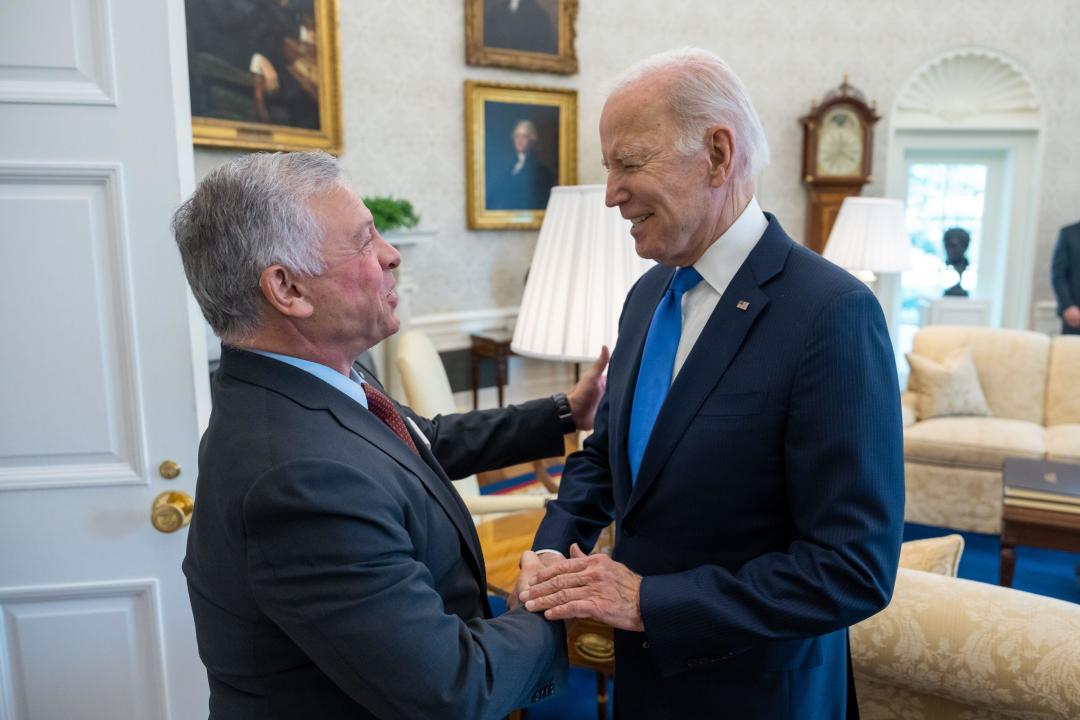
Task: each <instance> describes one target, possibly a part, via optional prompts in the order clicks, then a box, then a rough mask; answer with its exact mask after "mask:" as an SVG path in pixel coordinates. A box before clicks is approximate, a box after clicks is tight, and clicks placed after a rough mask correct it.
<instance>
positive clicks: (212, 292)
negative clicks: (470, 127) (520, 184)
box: [173, 153, 606, 720]
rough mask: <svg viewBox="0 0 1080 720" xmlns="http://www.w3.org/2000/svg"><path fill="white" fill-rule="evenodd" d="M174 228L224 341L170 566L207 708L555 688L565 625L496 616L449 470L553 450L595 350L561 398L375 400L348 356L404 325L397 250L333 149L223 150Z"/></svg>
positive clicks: (470, 708) (480, 706) (558, 448)
mask: <svg viewBox="0 0 1080 720" xmlns="http://www.w3.org/2000/svg"><path fill="white" fill-rule="evenodd" d="M173 227H174V232H175V235H176V240H177V244H178V245H179V248H180V253H181V257H182V259H183V262H184V269H185V272H186V274H187V277H188V281H189V283H190V284H191V287H192V290H193V291H194V294H195V297H196V298H197V299H198V302H199V305H200V307H201V308H202V310H203V314H204V315H205V317H206V318H207V320H208V321H209V323H210V325H211V327H212V328H213V329H214V331H215V332H216V333H217V334H218V335H219V336H220V337H221V339H222V341H223V343H224V347H223V349H222V357H221V366H220V369H219V370H218V372H217V373H216V375H215V377H214V381H213V397H214V405H213V412H212V415H211V418H210V423H209V427H208V429H207V431H206V433H205V435H204V436H203V439H202V443H201V446H200V451H199V478H198V485H197V495H196V498H197V501H196V504H195V513H194V518H193V520H192V523H191V530H190V534H189V537H188V548H187V556H186V558H185V560H184V566H183V567H184V573H185V574H186V576H187V579H188V589H189V594H190V598H191V605H192V610H193V613H194V616H195V629H196V632H197V635H198V644H199V652H200V656H201V657H202V659H203V662H204V663H205V664H206V667H207V672H208V675H209V681H210V716H211V718H229V719H230V720H231V719H234V718H251V719H252V720H254V719H256V718H259V719H262V718H270V717H273V718H312V717H317V718H320V719H326V718H384V719H387V718H408V719H410V720H412V719H414V718H468V719H469V720H473V719H474V718H499V717H503V716H505V715H506V714H507V713H508V712H509V711H510V710H511V709H513V708H515V707H519V706H523V705H528V704H530V703H533V702H536V701H538V700H541V699H544V698H546V697H548V696H550V695H552V694H554V693H555V692H557V691H558V690H559V689H560V688H561V686H562V685H563V684H564V681H565V676H566V647H565V643H566V640H565V631H564V628H563V623H561V622H549V621H547V620H545V619H544V618H543V616H542V615H538V614H531V613H528V612H526V611H524V610H523V609H516V610H511V611H509V612H507V613H505V614H503V615H502V616H500V617H497V618H492V616H491V609H490V607H489V606H488V603H487V596H486V594H485V580H484V561H483V557H482V556H481V552H480V547H479V541H478V539H477V536H476V531H475V528H474V526H473V523H472V520H471V518H470V516H469V513H468V511H467V510H466V508H465V505H464V504H463V502H462V500H461V498H460V497H459V496H458V495H457V494H456V492H455V490H454V489H453V487H452V486H451V484H450V480H449V477H461V476H465V475H467V474H469V473H473V472H478V471H481V470H485V469H491V468H496V467H501V466H504V465H507V464H510V463H516V462H521V461H523V460H525V459H528V458H537V457H545V456H551V455H557V454H560V453H561V452H562V448H563V433H564V432H566V431H568V430H572V429H573V427H574V426H575V424H576V425H580V426H583V427H590V426H591V424H592V416H593V414H595V409H596V404H597V403H598V402H599V397H600V395H601V393H602V386H603V380H602V379H601V377H600V374H601V372H602V370H603V365H604V363H605V362H606V357H602V358H601V359H600V360H598V361H597V363H596V364H595V365H594V366H593V367H592V368H591V369H590V370H589V372H588V373H586V376H585V377H583V379H582V381H581V382H580V383H579V384H578V385H576V386H575V387H574V389H573V390H572V391H571V393H570V397H569V398H568V399H567V398H566V397H565V396H561V395H557V396H555V397H553V398H551V399H546V400H535V401H531V402H527V403H524V404H521V405H517V406H513V407H510V408H507V409H504V410H492V411H479V412H472V413H465V414H462V415H449V416H442V417H436V418H434V419H431V420H428V419H425V418H422V417H419V416H417V415H416V414H414V413H412V412H411V411H410V410H409V409H408V408H406V407H402V406H400V405H397V404H396V403H394V402H393V401H392V400H390V399H388V398H387V397H386V395H385V394H384V393H383V392H382V389H381V387H380V386H379V384H378V382H377V381H376V379H375V378H374V377H373V375H371V374H370V372H369V371H367V370H366V369H363V368H356V367H354V366H353V362H354V360H355V359H356V357H357V356H358V355H359V354H360V353H361V352H363V351H364V350H366V349H368V348H369V347H371V346H372V345H374V344H375V343H377V342H378V341H380V340H382V339H384V338H386V337H388V336H389V335H391V334H393V333H394V332H396V331H397V329H398V320H397V318H396V316H395V314H394V313H395V307H396V306H397V302H398V301H397V296H396V295H395V293H394V277H393V273H392V270H393V269H394V268H395V267H397V265H398V264H399V262H400V256H399V255H398V253H397V251H396V250H395V249H394V248H393V247H391V246H390V245H389V244H387V242H386V241H385V240H384V239H383V238H382V236H380V234H379V233H378V231H376V230H375V228H374V225H373V223H372V217H371V213H370V212H369V211H368V210H367V208H365V207H364V205H363V203H362V202H361V201H360V199H359V198H358V197H357V196H356V194H355V193H354V192H353V191H352V190H351V189H350V188H348V187H347V186H346V185H345V184H344V183H343V182H342V180H341V178H340V176H339V170H338V166H337V164H336V161H335V160H334V159H333V158H332V157H331V156H330V155H327V154H325V153H293V154H275V155H268V154H256V155H249V156H245V157H242V158H239V159H237V160H234V161H232V162H230V163H228V164H227V165H225V166H223V167H221V168H218V169H217V170H215V171H214V172H212V173H211V174H210V175H208V176H207V177H206V178H205V179H204V180H203V181H202V182H201V183H200V184H199V187H198V189H197V190H196V191H195V193H194V195H193V196H192V198H191V199H190V200H188V201H187V202H186V203H184V204H183V205H182V206H181V208H180V209H179V210H178V211H177V213H176V216H175V218H174V221H173ZM534 563H538V560H537V559H536V558H535V556H533V555H532V554H531V553H526V555H525V556H524V557H523V558H522V565H523V567H524V568H526V569H528V568H529V567H530V566H531V565H532V564H534Z"/></svg>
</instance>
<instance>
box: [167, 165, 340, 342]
mask: <svg viewBox="0 0 1080 720" xmlns="http://www.w3.org/2000/svg"><path fill="white" fill-rule="evenodd" d="M340 176H341V171H340V169H339V168H338V164H337V160H335V159H334V158H333V156H331V155H328V154H327V153H324V152H298V153H253V154H250V155H244V156H241V157H239V158H237V159H235V160H233V161H231V162H229V163H227V164H225V165H222V166H221V167H219V168H217V169H215V170H214V171H213V172H211V173H210V174H209V175H207V176H206V177H205V178H203V180H202V182H200V183H199V186H198V187H197V188H196V189H195V192H194V194H193V195H192V196H191V197H190V198H189V199H188V200H187V201H186V202H185V203H184V204H183V205H181V206H180V207H179V209H177V211H176V213H175V214H174V215H173V221H172V229H173V235H174V236H175V238H176V244H177V246H178V247H179V249H180V258H181V260H183V263H184V273H185V274H186V275H187V279H188V284H189V285H191V290H192V292H193V293H194V295H195V299H196V300H197V301H198V303H199V307H200V308H201V309H202V313H203V316H204V317H205V318H206V321H207V322H208V323H210V327H211V328H213V330H214V332H215V333H216V334H217V335H218V337H220V338H221V339H222V340H225V341H229V342H237V341H239V340H242V339H244V338H247V337H250V336H251V335H252V334H254V333H255V332H256V331H258V329H259V325H260V323H261V317H262V314H261V310H262V293H261V290H260V289H259V278H260V276H261V275H262V272H263V270H265V269H266V268H267V267H269V266H271V265H278V264H280V265H283V266H284V267H286V268H288V269H289V270H292V271H293V272H296V273H299V274H301V275H308V276H316V275H319V274H321V273H322V272H323V270H324V269H325V267H324V265H323V262H322V255H321V252H320V251H321V249H322V239H323V232H322V228H321V227H320V226H319V223H318V221H317V220H316V218H315V214H314V212H312V209H311V206H310V205H309V200H310V199H311V198H312V197H315V196H318V195H323V194H325V193H327V192H330V191H331V190H332V189H333V188H334V186H335V185H337V183H339V182H340Z"/></svg>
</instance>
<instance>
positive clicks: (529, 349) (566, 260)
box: [510, 185, 653, 362]
mask: <svg viewBox="0 0 1080 720" xmlns="http://www.w3.org/2000/svg"><path fill="white" fill-rule="evenodd" d="M604 194H605V186H603V185H567V186H559V187H555V188H552V190H551V197H550V198H549V200H548V205H547V210H546V211H545V212H544V222H543V225H541V227H540V236H539V238H538V239H537V242H536V251H535V253H534V254H533V260H532V266H531V267H530V268H529V278H528V281H527V282H526V283H525V295H524V297H523V298H522V300H521V309H520V310H519V312H518V319H517V324H516V325H515V327H514V338H513V340H512V341H511V344H510V347H511V349H512V350H513V351H514V352H515V353H517V354H518V355H524V356H526V357H533V358H541V359H546V360H561V361H564V362H592V361H593V360H595V359H596V356H597V355H599V354H600V347H601V346H602V345H607V346H608V347H609V348H614V345H615V340H616V336H617V334H618V322H619V313H620V312H621V310H622V305H623V301H624V300H625V299H626V293H627V291H629V290H630V286H631V285H633V284H634V282H635V281H637V279H638V278H639V277H641V275H642V273H644V272H645V271H646V270H648V269H649V268H650V267H652V265H653V262H652V261H651V260H645V259H643V258H641V257H639V256H638V254H637V253H636V252H635V251H634V238H633V237H632V236H631V235H630V221H629V220H627V219H625V218H623V217H622V215H621V214H620V213H619V210H618V209H617V208H609V207H607V206H606V205H605V204H604Z"/></svg>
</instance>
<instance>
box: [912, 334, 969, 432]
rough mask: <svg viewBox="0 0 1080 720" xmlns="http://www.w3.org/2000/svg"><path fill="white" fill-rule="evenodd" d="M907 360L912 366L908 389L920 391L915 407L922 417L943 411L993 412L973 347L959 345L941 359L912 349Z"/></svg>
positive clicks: (955, 412) (960, 412)
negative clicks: (985, 392) (980, 380)
mask: <svg viewBox="0 0 1080 720" xmlns="http://www.w3.org/2000/svg"><path fill="white" fill-rule="evenodd" d="M907 361H908V365H910V366H911V377H910V378H909V379H908V390H910V391H911V392H913V393H915V394H916V397H917V399H918V401H917V403H916V407H915V411H916V412H917V413H918V416H919V419H920V420H926V419H928V418H933V417H941V416H942V415H980V416H984V417H985V416H988V415H990V408H989V407H988V406H987V405H986V397H985V396H984V395H983V391H982V386H980V385H979V374H978V371H976V370H975V363H974V362H973V361H972V359H971V348H968V347H962V348H957V349H956V350H953V351H952V352H951V353H949V354H948V355H946V356H945V359H944V362H940V363H939V362H937V361H935V360H931V359H930V358H928V357H923V356H922V355H916V354H915V353H908V355H907Z"/></svg>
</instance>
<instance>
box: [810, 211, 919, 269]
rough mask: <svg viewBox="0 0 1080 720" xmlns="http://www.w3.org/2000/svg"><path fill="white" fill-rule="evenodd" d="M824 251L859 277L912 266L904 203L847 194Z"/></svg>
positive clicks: (826, 255) (828, 258)
mask: <svg viewBox="0 0 1080 720" xmlns="http://www.w3.org/2000/svg"><path fill="white" fill-rule="evenodd" d="M824 255H825V258H826V259H827V260H832V261H833V262H834V263H836V264H837V265H839V266H840V267H842V268H846V269H848V270H850V271H851V272H853V273H854V274H856V275H859V276H860V277H864V276H865V275H866V274H869V275H870V277H872V276H873V273H896V272H903V271H904V270H910V269H911V242H910V240H908V235H907V229H906V228H905V226H904V203H902V202H901V201H899V200H892V199H889V198H869V197H849V198H846V199H845V200H844V203H843V205H841V206H840V214H839V215H837V217H836V222H835V223H834V224H833V228H832V232H831V233H829V241H828V243H827V244H826V245H825V252H824Z"/></svg>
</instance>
